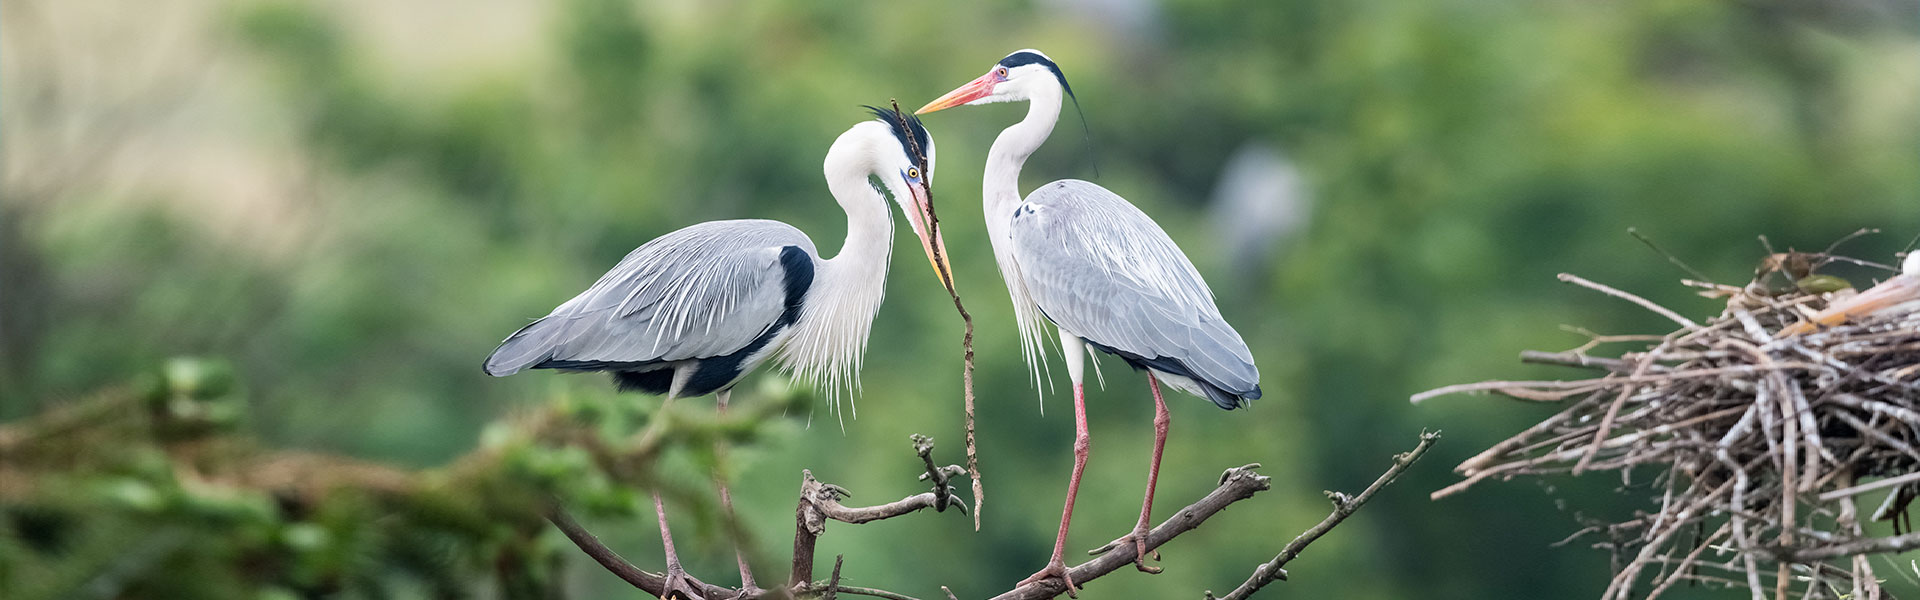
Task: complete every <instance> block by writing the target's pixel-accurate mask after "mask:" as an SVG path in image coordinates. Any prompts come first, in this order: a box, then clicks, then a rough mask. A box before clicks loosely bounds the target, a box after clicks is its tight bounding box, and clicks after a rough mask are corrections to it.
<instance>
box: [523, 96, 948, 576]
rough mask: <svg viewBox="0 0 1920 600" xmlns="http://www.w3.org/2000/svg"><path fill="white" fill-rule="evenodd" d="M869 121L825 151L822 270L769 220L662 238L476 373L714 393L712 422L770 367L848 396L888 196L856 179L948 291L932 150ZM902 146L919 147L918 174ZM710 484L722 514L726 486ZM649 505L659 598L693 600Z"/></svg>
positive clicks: (807, 247)
mask: <svg viewBox="0 0 1920 600" xmlns="http://www.w3.org/2000/svg"><path fill="white" fill-rule="evenodd" d="M869 109H870V110H872V111H873V114H874V116H876V117H877V118H876V119H874V120H870V121H864V122H861V123H860V124H857V125H854V126H853V128H852V129H848V130H847V132H846V133H844V134H841V135H840V137H839V139H837V140H834V142H833V147H832V148H831V149H829V150H827V159H826V164H825V171H826V177H827V188H828V189H829V190H831V191H832V192H833V197H834V199H835V200H837V201H839V203H840V208H841V209H842V210H845V211H846V213H847V237H846V241H845V242H843V243H842V245H841V246H840V253H839V254H837V255H835V256H834V257H832V258H821V257H820V254H819V252H818V251H816V250H815V249H814V246H813V241H812V240H810V239H808V238H807V235H806V234H804V233H801V232H800V230H799V229H795V228H794V227H793V226H791V225H787V224H786V223H781V222H779V221H768V220H758V219H743V220H732V221H712V222H707V223H701V224H698V225H694V226H691V227H687V228H685V229H681V230H679V231H675V232H672V233H668V234H666V235H663V236H660V237H659V238H656V239H654V240H653V241H650V242H647V243H646V244H644V245H641V246H640V247H639V248H638V249H635V250H634V251H633V252H632V253H629V254H627V257H626V258H624V259H622V260H621V261H620V263H619V264H618V265H615V266H614V267H613V270H611V271H608V272H607V273H606V274H605V275H602V276H601V277H600V280H599V281H597V282H594V284H593V286H592V287H589V288H587V291H585V292H581V293H580V295H578V296H575V297H574V298H573V299H572V300H568V301H567V302H566V303H564V304H561V305H560V306H559V307H558V308H555V309H553V313H552V314H549V315H547V316H546V317H543V318H541V319H540V320H537V321H534V322H533V323H532V324H529V325H527V326H526V327H522V328H520V330H519V331H516V332H514V333H513V335H510V336H508V337H507V339H506V341H504V342H501V343H500V347H499V348H497V349H495V350H494V351H493V354H492V355H491V356H488V357H487V361H486V372H487V374H489V375H493V376H495V377H504V376H507V375H512V374H515V373H519V372H520V371H522V370H526V369H557V370H562V371H574V372H588V371H604V372H608V373H611V374H612V375H613V380H614V382H615V384H616V385H618V387H619V388H620V389H621V390H623V391H629V390H631V391H640V392H645V393H648V394H662V395H665V397H666V399H665V400H664V401H663V404H662V406H665V404H664V403H667V402H672V401H673V400H674V399H675V398H681V397H695V396H705V395H707V394H713V395H714V397H715V402H716V404H717V405H718V410H720V411H725V410H726V406H727V400H728V397H729V396H730V395H731V394H732V390H733V386H734V384H735V383H737V382H739V381H740V379H741V378H742V377H744V376H745V375H746V374H747V373H749V372H751V371H753V370H754V368H755V367H758V366H760V365H761V364H762V363H764V362H766V361H768V360H770V359H771V360H776V361H777V362H778V363H779V364H780V366H782V367H784V368H785V369H787V370H788V371H790V372H792V373H794V374H796V375H797V376H799V377H800V378H802V379H807V380H810V381H812V382H814V383H816V384H822V385H826V386H834V387H833V389H835V390H839V389H847V388H850V387H851V385H852V383H853V382H854V381H855V380H856V379H857V378H858V377H859V371H860V363H861V357H862V355H863V354H864V352H865V350H866V345H867V334H868V333H869V331H870V330H871V329H872V326H873V317H874V314H875V313H876V312H878V311H879V309H880V302H881V300H882V299H883V298H884V296H885V293H886V282H887V264H888V261H889V259H890V257H891V255H892V253H893V219H892V218H891V217H889V216H888V215H887V198H886V196H885V195H882V193H881V190H879V189H877V188H876V187H874V186H873V185H872V184H870V183H869V177H871V178H874V179H877V180H878V181H879V182H880V185H881V186H884V187H885V188H886V192H887V194H888V195H891V196H892V197H893V200H894V202H895V203H897V204H898V205H899V206H900V211H901V213H902V214H903V215H904V216H905V217H906V219H907V222H908V223H909V224H910V225H911V226H912V228H913V232H914V234H915V235H917V236H919V237H920V245H921V247H922V249H924V250H926V253H927V260H928V262H929V263H930V264H932V265H933V268H934V271H935V274H936V275H938V276H939V277H940V280H941V281H942V283H946V282H949V281H951V276H950V273H951V271H950V270H949V269H948V266H947V264H946V260H945V258H944V257H945V255H946V253H945V246H944V244H943V243H942V241H941V239H940V238H939V237H938V236H933V237H929V236H928V233H927V231H928V230H927V224H928V223H929V222H930V218H931V217H930V214H931V209H930V206H929V204H928V202H929V200H928V195H927V186H928V183H929V182H930V181H931V180H932V179H933V173H932V170H933V158H934V153H933V140H932V138H931V137H930V136H928V134H927V130H926V128H924V127H922V126H921V125H920V121H919V120H918V119H916V118H913V117H911V116H903V115H899V114H898V113H896V112H894V111H892V110H888V109H883V108H872V107H869ZM909 144H915V145H917V146H918V147H919V148H923V149H925V153H926V158H927V163H926V165H925V166H926V169H927V172H925V173H922V172H921V171H920V165H919V163H918V161H916V160H915V157H914V156H913V154H912V152H911V151H910V150H909V148H910V146H909ZM936 247H939V248H941V252H939V253H935V252H934V248H936ZM717 483H718V485H719V488H720V489H719V491H720V499H721V505H722V507H723V508H724V509H725V510H728V511H731V510H732V509H731V503H732V501H731V498H730V497H729V496H728V493H727V489H726V484H725V482H723V481H721V482H717ZM653 507H654V512H655V514H656V515H657V516H658V518H659V521H660V541H661V544H662V546H664V547H665V550H666V561H667V587H666V590H665V592H666V593H665V594H663V597H665V596H667V595H672V594H673V593H676V592H677V593H680V594H682V595H684V596H686V597H688V598H698V597H700V595H699V594H698V593H697V591H696V590H694V589H692V588H691V587H690V586H689V584H688V583H687V577H686V571H684V570H683V569H682V568H681V566H680V560H679V557H678V556H677V555H676V554H675V552H674V548H673V535H672V534H671V533H670V532H669V531H668V529H667V516H666V509H665V507H664V506H663V505H662V503H661V501H660V493H659V492H658V491H655V492H654V493H653ZM740 577H741V587H742V589H753V588H754V587H755V586H754V583H753V575H752V573H750V572H749V571H748V569H747V564H746V560H745V559H744V558H743V557H742V558H740Z"/></svg>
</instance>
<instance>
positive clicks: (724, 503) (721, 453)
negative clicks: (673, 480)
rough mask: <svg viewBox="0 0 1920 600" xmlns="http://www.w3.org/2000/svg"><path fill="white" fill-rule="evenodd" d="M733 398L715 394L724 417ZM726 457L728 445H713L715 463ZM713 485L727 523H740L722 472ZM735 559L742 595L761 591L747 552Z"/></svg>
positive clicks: (727, 391) (735, 552)
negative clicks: (718, 492)
mask: <svg viewBox="0 0 1920 600" xmlns="http://www.w3.org/2000/svg"><path fill="white" fill-rule="evenodd" d="M732 396H733V390H732V389H725V390H721V391H720V393H718V394H714V398H713V399H714V405H715V406H716V409H715V410H717V411H718V412H719V413H720V414H722V415H725V414H727V401H728V400H730V399H731V398H732ZM726 455H727V443H726V442H724V441H715V442H714V443H713V461H714V463H715V464H725V463H726ZM713 484H714V486H716V487H718V488H720V510H723V511H726V513H725V516H726V519H727V523H728V524H730V525H731V524H734V523H738V522H739V521H736V520H735V517H734V514H733V494H731V493H728V492H727V480H726V477H725V476H724V475H723V474H722V471H721V470H718V469H716V470H715V471H714V472H713ZM733 558H734V561H735V562H738V563H740V592H741V594H742V595H747V594H750V593H751V592H753V591H755V590H758V589H760V586H758V585H754V583H753V569H751V568H749V567H748V566H747V553H746V551H745V550H741V549H740V548H737V547H736V548H734V549H733Z"/></svg>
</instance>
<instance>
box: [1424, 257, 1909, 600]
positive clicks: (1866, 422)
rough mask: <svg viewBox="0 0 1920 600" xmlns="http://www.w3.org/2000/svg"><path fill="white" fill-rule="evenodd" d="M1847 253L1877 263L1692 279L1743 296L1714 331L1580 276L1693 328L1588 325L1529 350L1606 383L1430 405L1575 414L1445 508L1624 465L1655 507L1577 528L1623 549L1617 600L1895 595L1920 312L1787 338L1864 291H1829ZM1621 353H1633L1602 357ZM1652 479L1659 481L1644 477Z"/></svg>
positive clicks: (1778, 262)
mask: <svg viewBox="0 0 1920 600" xmlns="http://www.w3.org/2000/svg"><path fill="white" fill-rule="evenodd" d="M1836 260H1844V261H1847V262H1853V263H1856V264H1866V265H1871V263H1865V262H1862V261H1855V260H1851V259H1842V258H1836V257H1833V256H1830V255H1825V254H1817V255H1811V254H1797V253H1795V254H1787V255H1774V256H1772V257H1770V258H1769V260H1768V261H1767V262H1765V263H1763V265H1762V269H1761V271H1760V273H1759V274H1758V275H1757V276H1756V277H1755V280H1754V282H1753V283H1749V284H1748V285H1745V286H1738V287H1736V286H1726V285H1718V284H1711V283H1704V282H1698V281H1685V283H1686V284H1687V285H1689V286H1691V287H1694V288H1697V289H1699V290H1701V293H1702V294H1703V295H1707V296H1709V297H1715V298H1723V299H1725V300H1726V309H1725V310H1724V311H1723V312H1721V313H1720V314H1719V315H1718V316H1716V317H1714V318H1712V319H1709V320H1707V321H1706V322H1704V323H1695V322H1693V321H1690V320H1688V319H1687V318H1685V317H1682V316H1680V315H1679V314H1678V313H1676V312H1674V311H1672V310H1669V309H1666V308H1664V307H1661V306H1659V305H1657V304H1655V303H1653V302H1650V301H1648V300H1645V299H1644V298H1641V297H1639V296H1634V295H1632V294H1629V293H1626V292H1623V291H1620V290H1616V289H1613V288H1609V287H1607V286H1604V285H1600V284H1597V283H1593V282H1590V281H1587V280H1584V279H1581V278H1579V277H1575V276H1572V275H1562V276H1561V280H1562V281H1567V282H1569V283H1575V284H1578V285H1581V286H1583V287H1587V288H1589V289H1593V290H1595V291H1599V292H1602V293H1605V294H1608V295H1610V296H1614V297H1617V298H1621V299H1624V300H1628V301H1631V302H1634V303H1637V304H1640V305H1641V306H1642V307H1645V308H1647V309H1649V310H1652V311H1654V312H1656V313H1659V314H1661V315H1663V316H1666V317H1667V318H1668V319H1670V320H1672V321H1673V322H1675V323H1676V324H1677V325H1678V329H1677V330H1675V331H1673V332H1672V333H1668V334H1666V335H1660V336H1601V335H1596V334H1592V333H1590V332H1582V333H1586V334H1587V335H1589V336H1590V337H1591V338H1592V339H1591V341H1590V342H1589V343H1587V344H1585V345H1583V346H1581V347H1579V348H1576V349H1574V350H1571V351H1567V352H1559V353H1543V352H1527V353H1523V355H1522V358H1523V360H1526V361H1528V362H1537V363H1547V364H1561V365H1567V366H1573V367H1580V368H1586V369H1593V370H1598V371H1601V372H1602V374H1600V375H1598V376H1595V377H1591V378H1587V379H1579V380H1570V381H1495V382H1485V383H1477V384H1465V385H1457V386H1449V387H1446V388H1441V389H1437V390H1433V391H1430V392H1426V393H1423V394H1420V395H1418V396H1415V397H1414V401H1416V402H1418V401H1421V400H1424V399H1426V398H1431V397H1434V396H1439V395H1445V394H1451V393H1459V392H1493V393H1498V394H1503V395H1507V396H1511V397H1514V398H1518V399H1522V400H1528V401H1538V402H1551V403H1558V404H1562V405H1564V406H1565V409H1564V410H1561V411H1560V412H1558V413H1556V414H1554V415H1553V416H1550V417H1547V418H1546V419H1545V420H1543V421H1541V422H1540V423H1538V424H1536V425H1533V426H1532V427H1529V428H1527V429H1526V430H1525V431H1522V432H1520V433H1519V434H1517V435H1514V436H1513V437H1511V438H1508V439H1507V440H1505V441H1502V442H1500V443H1498V444H1495V445H1494V446H1493V447H1491V448H1488V449H1487V450H1486V451H1484V452H1481V453H1480V454H1479V455H1477V456H1474V457H1473V458H1471V459H1468V460H1467V461H1466V462H1463V463H1461V464H1460V466H1459V467H1457V468H1456V471H1457V472H1458V473H1459V474H1460V475H1462V476H1463V477H1464V479H1463V480H1462V481H1460V482H1459V483H1456V484H1454V485H1452V486H1449V487H1447V488H1445V489H1442V490H1440V491H1437V492H1434V494H1433V497H1434V498H1436V499H1437V498H1441V497H1444V496H1448V495H1452V494H1455V493H1458V492H1461V491H1463V490H1465V489H1466V488H1468V487H1469V486H1472V485H1473V484H1475V483H1478V482H1481V481H1484V480H1487V479H1489V478H1498V479H1503V480H1504V479H1511V478H1515V477H1538V476H1547V475H1560V474H1566V473H1571V474H1575V475H1578V474H1581V473H1583V472H1587V471H1617V472H1619V476H1620V477H1621V478H1622V481H1623V482H1625V485H1624V489H1625V490H1626V493H1629V494H1641V495H1643V497H1645V498H1647V499H1648V501H1649V504H1650V506H1647V507H1646V508H1645V509H1643V510H1640V511H1637V512H1636V514H1635V515H1634V516H1633V517H1632V518H1630V519H1626V520H1620V521H1604V522H1591V523H1588V525H1590V526H1589V527H1587V528H1586V529H1584V530H1582V531H1581V533H1580V534H1576V535H1575V538H1576V539H1577V538H1580V537H1582V536H1583V535H1584V536H1591V538H1596V539H1599V541H1598V542H1597V543H1596V546H1598V547H1602V548H1605V549H1608V550H1610V551H1611V552H1612V553H1613V557H1614V561H1613V565H1614V577H1613V579H1612V582H1611V583H1610V584H1609V586H1608V588H1607V590H1606V592H1605V594H1604V595H1603V596H1602V598H1608V599H1614V598H1621V599H1624V598H1636V597H1645V598H1654V597H1658V596H1660V595H1661V594H1662V593H1664V592H1666V591H1668V590H1669V589H1671V588H1672V587H1674V586H1675V585H1677V584H1681V583H1705V584H1707V585H1711V586H1726V587H1730V588H1743V589H1748V590H1751V592H1752V595H1753V597H1754V598H1765V597H1775V598H1787V597H1794V598H1800V597H1810V598H1841V597H1845V598H1851V599H1867V598H1883V597H1886V594H1885V592H1884V591H1883V590H1881V589H1880V585H1879V580H1878V579H1876V577H1875V575H1874V572H1873V568H1872V565H1871V564H1870V563H1869V561H1868V558H1867V557H1868V556H1870V555H1872V554H1877V553H1888V552H1897V551H1900V550H1905V549H1908V548H1914V547H1920V534H1913V533H1904V534H1903V533H1902V531H1903V530H1904V529H1909V528H1910V527H1909V526H1908V522H1907V520H1906V517H1905V513H1906V504H1907V503H1908V502H1909V501H1911V500H1912V499H1913V498H1914V495H1915V493H1916V491H1920V451H1916V448H1917V447H1920V314H1915V313H1907V314H1904V315H1882V316H1875V317H1870V318H1865V319H1861V320H1857V321H1855V322H1850V323H1846V324H1843V325H1840V326H1837V327H1834V328H1830V329H1825V330H1823V331H1818V332H1815V333H1809V334H1806V335H1783V334H1782V330H1783V329H1785V328H1787V327H1789V326H1791V325H1792V324H1795V323H1799V322H1802V321H1804V320H1806V319H1807V318H1808V316H1809V315H1811V314H1812V313H1813V312H1814V311H1816V310H1818V309H1821V308H1823V307H1824V306H1826V305H1827V304H1828V303H1830V302H1834V301H1837V300H1839V298H1840V297H1842V296H1844V295H1845V294H1848V293H1850V291H1848V290H1842V291H1840V292H1833V293H1828V292H1824V291H1823V290H1822V289H1821V284H1822V282H1824V283H1825V284H1826V285H1827V286H1828V287H1831V286H1832V284H1834V283H1835V282H1836V281H1837V282H1838V283H1840V284H1844V283H1845V282H1844V281H1841V280H1835V279H1833V278H1831V277H1829V276H1824V275H1817V274H1815V273H1814V271H1815V270H1817V269H1818V268H1819V267H1820V266H1823V265H1825V264H1828V263H1830V262H1833V261H1836ZM1790 265H1798V267H1799V268H1797V269H1796V268H1792V267H1790ZM1873 266H1877V265H1873ZM1781 273H1788V274H1787V275H1786V276H1785V277H1782V276H1781ZM1821 278H1825V279H1821ZM1782 280H1787V281H1790V282H1795V283H1797V284H1798V285H1795V283H1788V284H1787V285H1785V286H1781V285H1779V283H1780V282H1781V281H1782ZM1603 347H1625V348H1628V351H1625V352H1621V353H1618V354H1614V355H1608V354H1611V353H1599V354H1596V353H1593V351H1594V350H1595V349H1597V348H1603ZM1649 472H1651V473H1653V474H1654V476H1653V477H1652V478H1651V479H1645V478H1641V480H1639V481H1636V480H1635V478H1634V477H1633V475H1636V474H1644V473H1649ZM1881 496H1885V498H1886V500H1885V502H1883V503H1882V504H1881V505H1880V508H1879V510H1877V511H1874V512H1872V513H1870V514H1868V515H1866V516H1865V517H1864V518H1863V515H1862V514H1861V511H1860V509H1858V508H1856V506H1855V503H1856V501H1860V500H1862V499H1865V498H1877V497H1881ZM1868 519H1882V520H1892V521H1894V528H1893V530H1894V531H1893V533H1892V534H1888V535H1872V534H1870V533H1869V532H1868V530H1867V529H1866V528H1865V527H1864V526H1863V521H1864V520H1868ZM1877 529H1884V528H1877Z"/></svg>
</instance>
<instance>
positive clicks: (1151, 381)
mask: <svg viewBox="0 0 1920 600" xmlns="http://www.w3.org/2000/svg"><path fill="white" fill-rule="evenodd" d="M1147 387H1149V388H1150V389H1152V390H1153V408H1154V411H1153V458H1152V460H1151V461H1150V462H1148V463H1147V497H1146V499H1145V500H1143V501H1141V502H1140V522H1139V523H1136V524H1135V525H1134V526H1133V532H1132V533H1128V534H1127V535H1124V536H1120V539H1117V540H1114V541H1111V542H1107V545H1105V546H1101V547H1099V548H1095V549H1094V550H1093V551H1091V552H1088V553H1087V554H1105V553H1107V552H1110V551H1112V550H1113V549H1115V548H1120V547H1122V546H1124V545H1127V544H1131V545H1133V566H1134V568H1137V569H1140V570H1141V571H1144V572H1147V573H1159V572H1160V567H1153V566H1148V565H1147V563H1146V560H1147V557H1148V556H1153V558H1154V560H1159V558H1160V557H1159V555H1157V554H1154V555H1149V554H1147V552H1148V551H1149V550H1151V548H1148V547H1147V533H1148V531H1149V530H1148V528H1147V526H1148V525H1149V524H1151V522H1152V518H1153V490H1154V488H1155V487H1156V486H1157V485H1158V484H1159V482H1160V454H1161V451H1163V450H1165V449H1166V447H1167V426H1168V425H1169V424H1171V423H1172V422H1173V414H1172V413H1170V412H1167V401H1166V399H1164V398H1162V397H1161V396H1160V380H1159V379H1156V378H1154V376H1153V373H1147Z"/></svg>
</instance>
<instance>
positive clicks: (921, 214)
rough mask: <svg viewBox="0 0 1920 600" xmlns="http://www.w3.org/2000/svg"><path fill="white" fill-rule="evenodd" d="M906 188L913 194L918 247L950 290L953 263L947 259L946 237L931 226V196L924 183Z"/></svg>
mask: <svg viewBox="0 0 1920 600" xmlns="http://www.w3.org/2000/svg"><path fill="white" fill-rule="evenodd" d="M907 189H908V190H911V192H910V193H912V194H913V213H914V214H913V233H914V234H916V235H918V236H920V249H921V250H925V251H926V253H927V264H929V265H932V266H933V274H934V276H935V277H939V278H940V285H944V286H946V287H947V291H949V292H952V291H954V287H953V265H952V264H951V263H949V262H948V261H947V240H946V238H945V237H944V236H941V235H940V232H939V231H936V230H934V228H933V198H932V196H931V195H930V194H928V193H927V187H926V186H925V185H921V184H917V183H915V184H909V185H908V186H907Z"/></svg>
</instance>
